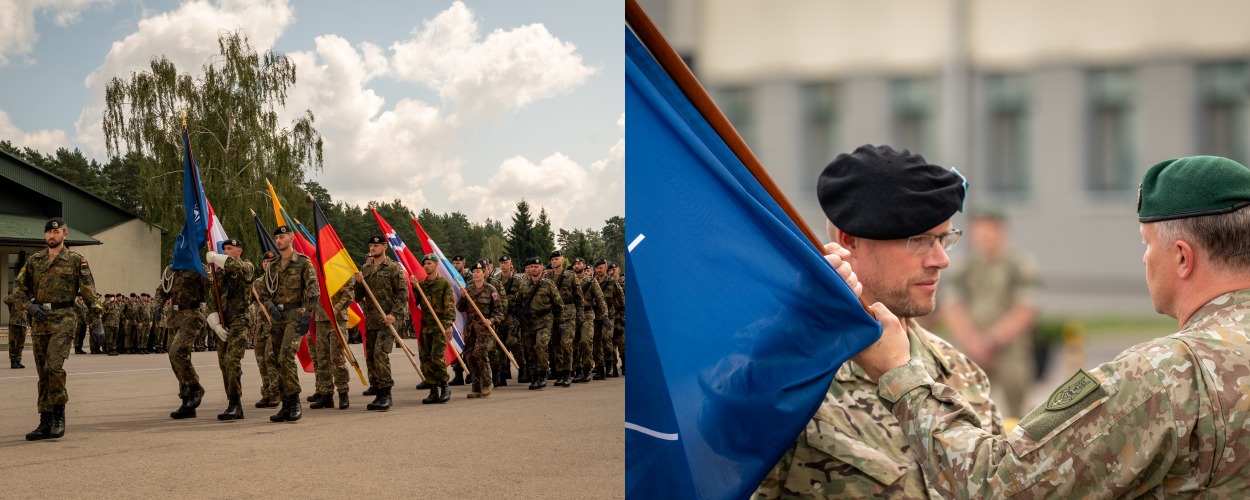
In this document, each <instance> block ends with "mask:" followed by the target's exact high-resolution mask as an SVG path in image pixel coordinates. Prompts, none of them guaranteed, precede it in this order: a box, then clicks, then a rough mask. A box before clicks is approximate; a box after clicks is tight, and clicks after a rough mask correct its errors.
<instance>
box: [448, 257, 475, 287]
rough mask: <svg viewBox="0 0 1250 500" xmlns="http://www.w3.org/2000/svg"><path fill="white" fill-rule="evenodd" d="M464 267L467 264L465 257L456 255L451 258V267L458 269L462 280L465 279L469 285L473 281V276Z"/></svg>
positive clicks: (457, 271)
mask: <svg viewBox="0 0 1250 500" xmlns="http://www.w3.org/2000/svg"><path fill="white" fill-rule="evenodd" d="M464 265H465V262H464V256H463V255H460V254H456V255H453V256H452V257H451V267H453V268H455V269H456V273H457V274H459V275H460V278H461V279H463V280H464V282H465V283H468V282H469V280H471V279H473V275H472V274H471V273H469V270H468V269H465V267H464Z"/></svg>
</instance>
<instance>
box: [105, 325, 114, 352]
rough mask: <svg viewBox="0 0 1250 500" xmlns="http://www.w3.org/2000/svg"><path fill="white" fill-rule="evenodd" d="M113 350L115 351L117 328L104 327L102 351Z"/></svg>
mask: <svg viewBox="0 0 1250 500" xmlns="http://www.w3.org/2000/svg"><path fill="white" fill-rule="evenodd" d="M114 349H117V327H116V326H106V327H104V350H105V351H106V352H107V351H112V350H114Z"/></svg>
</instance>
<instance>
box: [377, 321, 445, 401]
mask: <svg viewBox="0 0 1250 500" xmlns="http://www.w3.org/2000/svg"><path fill="white" fill-rule="evenodd" d="M364 335H365V365H366V366H367V368H369V387H372V388H374V389H385V388H387V387H391V386H394V385H395V379H393V378H391V351H392V350H394V349H395V336H394V335H392V334H391V329H390V328H386V327H382V328H378V329H373V328H366V329H365V333H364ZM421 338H422V339H424V338H425V334H422V335H421ZM421 352H422V353H424V352H425V351H421ZM424 360H425V358H422V361H424ZM443 371H444V372H446V371H447V370H445V369H444V370H443ZM426 378H427V380H428V379H429V375H426ZM443 378H444V380H445V379H446V378H447V375H446V374H445V373H444V374H443Z"/></svg>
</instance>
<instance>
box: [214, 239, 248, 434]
mask: <svg viewBox="0 0 1250 500" xmlns="http://www.w3.org/2000/svg"><path fill="white" fill-rule="evenodd" d="M222 252H225V253H224V254H219V253H216V252H213V251H209V252H208V254H207V255H205V257H204V260H206V261H208V263H209V264H210V265H215V266H217V267H218V268H219V269H218V270H217V272H216V273H215V276H216V280H217V287H216V290H215V291H214V292H213V293H211V294H209V295H208V326H209V328H212V329H213V331H214V333H216V334H217V335H216V336H217V339H218V340H220V341H221V343H220V348H219V349H217V364H218V366H220V367H221V378H222V381H223V382H225V385H226V401H227V402H228V403H227V406H226V411H224V412H222V413H220V414H218V415H217V420H242V419H243V402H242V399H243V381H242V378H243V366H242V365H241V363H242V360H243V356H244V355H245V354H247V336H248V335H247V334H248V328H249V327H250V326H251V325H250V323H249V320H248V317H247V306H248V304H250V303H251V302H252V290H251V286H252V273H253V267H252V263H251V262H249V261H247V260H244V259H243V243H242V242H241V241H239V240H237V239H233V238H231V239H228V240H226V241H225V242H223V244H222ZM219 296H220V298H221V304H224V305H221V304H218V302H217V299H218V297H219Z"/></svg>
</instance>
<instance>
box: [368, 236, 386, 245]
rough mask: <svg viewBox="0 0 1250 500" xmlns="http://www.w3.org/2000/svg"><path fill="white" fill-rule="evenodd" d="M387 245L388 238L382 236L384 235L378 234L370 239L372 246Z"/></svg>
mask: <svg viewBox="0 0 1250 500" xmlns="http://www.w3.org/2000/svg"><path fill="white" fill-rule="evenodd" d="M385 243H386V237H385V236H382V233H378V234H375V235H373V236H370V237H369V244H370V245H378V244H385Z"/></svg>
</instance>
